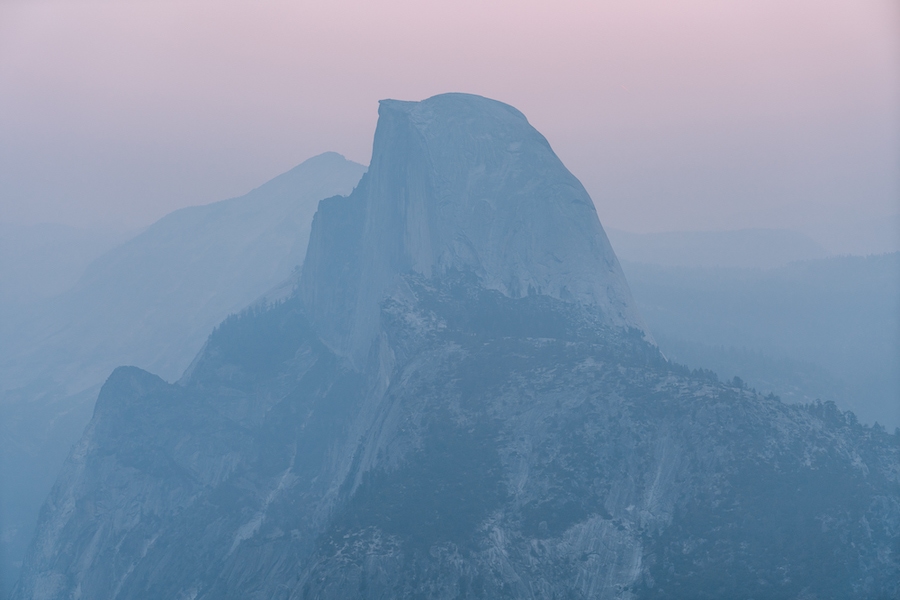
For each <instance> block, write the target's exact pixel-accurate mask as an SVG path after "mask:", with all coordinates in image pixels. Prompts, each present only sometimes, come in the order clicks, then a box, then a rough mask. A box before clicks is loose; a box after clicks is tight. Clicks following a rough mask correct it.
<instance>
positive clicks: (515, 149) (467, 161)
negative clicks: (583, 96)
mask: <svg viewBox="0 0 900 600" xmlns="http://www.w3.org/2000/svg"><path fill="white" fill-rule="evenodd" d="M378 114H379V120H378V127H377V129H376V131H375V144H374V147H373V151H372V162H371V164H370V166H369V171H368V173H367V174H366V176H365V177H364V178H363V181H362V182H361V183H360V185H359V187H358V188H357V189H356V190H355V191H354V192H353V194H352V195H351V203H344V204H343V205H342V208H341V209H338V210H340V211H341V212H343V211H348V212H351V213H352V214H353V215H355V216H354V217H352V219H354V223H353V225H352V226H350V227H349V228H347V229H346V230H344V229H341V227H342V226H344V225H345V224H344V222H343V220H346V219H349V218H351V217H350V216H349V215H347V214H345V215H342V216H340V217H337V218H338V219H340V220H341V222H340V223H337V224H336V223H332V222H331V219H332V218H334V217H332V216H331V214H328V215H326V214H323V213H320V216H319V218H317V219H316V220H315V221H314V223H313V231H312V234H311V241H310V256H309V258H308V259H307V261H306V263H305V265H304V275H303V277H302V280H301V285H300V294H301V296H302V297H303V299H304V301H305V303H306V306H307V310H308V311H309V314H310V315H311V316H312V318H313V321H314V323H315V324H316V325H317V327H318V328H319V329H320V330H321V335H322V338H323V340H324V341H325V342H326V343H327V344H329V346H330V347H332V348H333V349H334V350H335V351H337V352H339V353H341V354H343V355H347V356H349V357H351V359H352V360H353V362H354V364H356V365H357V366H359V367H361V366H362V365H363V364H364V363H365V360H366V358H367V355H368V351H369V346H370V344H371V342H372V340H373V339H374V337H375V335H376V332H377V330H378V318H379V305H380V302H381V301H382V300H383V298H384V297H385V295H386V294H388V293H389V292H390V291H391V289H392V286H393V285H394V283H395V281H396V277H397V276H398V275H400V274H403V273H408V272H412V273H417V274H420V275H422V276H425V277H427V278H434V277H440V276H442V275H443V274H446V273H450V272H471V273H474V274H476V275H477V276H478V279H479V282H480V284H481V285H483V286H484V287H485V288H487V289H494V290H498V291H500V292H502V293H503V294H504V295H507V296H509V297H511V298H521V297H523V296H527V295H546V296H549V297H552V298H560V299H562V300H567V301H571V302H574V303H578V304H581V305H583V306H585V307H588V308H589V309H590V310H593V311H595V312H597V313H599V314H602V315H603V318H604V320H605V321H606V322H608V323H611V324H615V325H617V326H621V327H635V328H641V329H642V328H643V325H642V324H641V319H640V317H639V315H638V313H637V311H636V310H635V309H634V308H633V302H632V300H631V293H630V292H629V290H628V285H627V284H626V282H625V277H624V275H623V274H622V270H621V268H620V267H619V263H618V261H617V260H616V256H615V253H614V252H613V250H612V247H611V246H610V245H609V241H608V240H607V238H606V234H605V233H604V231H603V228H602V226H601V225H600V220H599V219H598V217H597V212H596V210H595V209H594V204H593V202H592V201H591V198H590V196H588V194H587V192H586V191H585V189H584V187H583V186H582V185H581V183H580V182H579V181H578V180H577V179H576V178H575V177H574V176H573V175H572V174H571V173H570V172H569V171H568V170H567V169H566V168H565V167H564V166H563V164H562V163H561V162H560V160H559V159H558V158H557V157H556V155H555V154H554V153H553V150H552V149H551V148H550V145H549V144H548V143H547V140H546V139H544V136H542V135H541V134H540V133H538V131H537V130H535V129H534V128H533V127H532V126H531V125H530V124H529V123H528V120H527V119H526V118H525V116H524V115H522V113H520V112H519V111H518V110H516V109H515V108H513V107H511V106H509V105H507V104H503V103H501V102H496V101H494V100H489V99H487V98H482V97H480V96H471V95H468V94H444V95H441V96H435V97H433V98H429V99H428V100H424V101H422V102H401V101H397V100H383V101H382V102H381V104H380V107H379V111H378ZM329 210H331V209H329ZM339 246H340V247H339ZM336 256H340V260H342V261H343V262H342V265H341V267H340V268H336V267H335V265H334V264H333V262H334V261H335V260H336V258H335V257H336ZM348 272H353V273H354V277H353V282H352V283H351V282H349V281H346V280H345V279H344V277H345V275H346V274H347V273H348ZM334 278H341V279H340V280H338V279H334ZM335 290H339V291H338V292H335ZM335 293H338V294H340V295H341V296H342V297H341V301H339V302H334V300H335V298H334V294H335ZM338 323H340V324H341V328H340V329H335V328H334V327H335V324H338Z"/></svg>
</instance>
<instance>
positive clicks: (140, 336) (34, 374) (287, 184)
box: [0, 152, 366, 595]
mask: <svg viewBox="0 0 900 600" xmlns="http://www.w3.org/2000/svg"><path fill="white" fill-rule="evenodd" d="M365 169H366V167H364V166H363V165H360V164H357V163H354V162H352V161H349V160H347V159H345V158H344V157H343V156H341V155H339V154H337V153H333V152H329V153H325V154H321V155H319V156H316V157H313V158H310V159H309V160H307V161H305V162H304V163H302V164H301V165H298V166H297V167H295V168H293V169H291V170H290V171H288V172H286V173H284V174H282V175H280V176H278V177H276V178H274V179H273V180H271V181H269V182H268V183H266V184H264V185H262V186H260V187H258V188H256V189H254V190H252V191H251V192H249V193H248V194H245V195H244V196H241V197H238V198H232V199H228V200H223V201H220V202H215V203H212V204H208V205H205V206H193V207H188V208H184V209H181V210H177V211H175V212H173V213H171V214H169V215H166V216H165V217H163V218H162V219H160V220H159V221H157V222H156V223H155V224H153V225H151V226H150V227H148V228H147V229H146V230H144V231H143V232H141V233H140V234H139V235H138V236H136V237H134V238H133V239H131V240H129V241H127V242H125V243H123V244H121V245H119V246H118V247H116V248H114V249H112V250H110V251H108V252H107V253H105V254H104V255H102V256H101V257H99V258H98V259H96V260H95V261H93V262H92V263H91V264H90V265H89V266H88V268H87V270H86V271H85V273H84V274H83V276H82V277H81V279H80V280H79V281H78V282H77V284H76V285H75V286H74V287H73V288H72V289H69V290H67V291H66V292H64V293H63V294H61V295H59V296H57V297H55V298H52V299H50V300H47V301H44V302H42V303H39V304H36V305H35V306H34V307H33V308H32V309H31V310H30V311H24V310H23V311H22V312H21V313H18V314H7V315H5V317H6V318H7V319H8V320H9V321H14V322H11V323H10V324H9V327H7V329H9V330H10V331H9V334H4V335H3V336H0V480H2V481H4V482H16V485H4V486H2V488H0V526H2V530H0V595H2V594H3V591H4V588H5V589H8V588H9V587H11V585H12V581H10V579H14V571H15V567H14V565H13V563H14V562H16V561H20V560H21V558H22V556H23V555H24V551H25V547H26V545H27V543H28V540H29V539H30V537H31V533H32V531H33V527H34V523H35V521H36V519H37V513H38V509H39V507H40V504H41V502H43V500H44V498H46V495H47V493H48V492H49V490H50V487H51V485H52V483H53V479H54V478H55V476H56V474H57V473H58V470H59V468H60V467H61V465H62V463H63V460H64V459H65V456H66V454H67V453H68V452H69V450H70V448H71V446H72V445H73V444H74V443H75V442H76V441H77V440H78V438H79V437H80V436H81V433H82V431H83V429H84V426H85V425H86V424H87V422H88V420H89V419H90V416H91V412H92V410H93V405H94V400H95V399H96V397H97V392H98V390H99V388H100V385H101V384H102V382H103V381H104V380H105V379H106V378H107V377H108V376H109V373H110V372H112V370H113V369H114V368H115V367H116V366H118V365H120V364H122V363H127V364H133V365H139V366H141V367H145V368H148V369H153V370H155V371H157V372H159V373H161V374H162V375H163V376H164V377H165V378H166V379H169V380H175V379H177V378H178V377H180V376H181V374H182V372H183V371H184V369H185V368H186V367H187V366H188V364H190V361H191V360H192V359H193V357H194V355H195V354H196V353H197V351H198V350H199V349H200V348H201V346H202V345H203V343H204V341H205V340H206V338H207V337H208V336H209V333H210V332H211V331H212V330H213V328H214V327H215V325H216V324H217V323H219V322H220V321H221V320H222V319H224V318H225V317H226V316H227V315H229V314H231V313H234V312H238V311H240V310H241V309H243V308H244V307H246V306H247V305H249V304H251V303H252V302H254V301H255V300H256V299H257V298H259V297H260V296H261V295H263V294H264V293H266V292H267V291H268V290H269V289H270V288H272V287H273V286H275V285H277V284H279V283H280V282H281V281H283V280H284V279H285V278H287V277H288V276H290V274H291V273H292V272H293V271H294V270H295V269H298V268H299V266H300V265H301V264H302V262H303V258H304V255H305V253H306V246H307V243H308V239H309V230H310V224H311V222H312V217H313V214H314V213H315V210H316V207H317V205H318V202H319V200H321V199H322V198H325V197H329V196H334V195H336V194H349V193H350V192H351V191H352V190H353V188H354V187H355V186H356V184H357V183H358V182H359V179H360V177H361V176H362V174H363V172H364V171H365ZM4 580H6V581H4Z"/></svg>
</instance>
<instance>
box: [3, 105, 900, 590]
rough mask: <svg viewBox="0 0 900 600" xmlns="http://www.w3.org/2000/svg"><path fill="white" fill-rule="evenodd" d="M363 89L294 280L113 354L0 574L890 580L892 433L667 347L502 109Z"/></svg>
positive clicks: (104, 583) (221, 585) (558, 171)
mask: <svg viewBox="0 0 900 600" xmlns="http://www.w3.org/2000/svg"><path fill="white" fill-rule="evenodd" d="M380 115H381V116H380V121H379V126H378V130H377V131H378V132H379V133H378V134H377V135H376V141H375V147H374V149H373V161H372V165H371V168H370V170H369V171H368V173H367V175H366V177H365V178H364V179H363V181H362V182H361V183H360V185H359V187H358V188H357V189H356V191H354V192H353V193H352V194H351V195H350V196H349V197H346V198H330V199H325V200H323V201H322V202H321V203H320V205H319V211H318V212H317V215H316V218H315V221H314V226H313V232H312V234H311V236H310V247H309V251H308V256H307V261H306V263H305V265H304V268H303V272H302V276H301V280H300V285H299V287H298V288H297V290H296V293H295V294H293V295H289V296H288V297H286V298H285V299H283V300H281V301H278V302H275V303H273V304H268V305H266V304H258V305H256V306H254V307H253V308H251V309H248V310H246V311H244V312H242V313H241V314H239V315H236V316H232V317H229V318H228V319H226V320H225V321H224V322H223V323H221V325H219V326H218V327H217V328H216V329H215V330H214V331H213V333H212V334H211V335H210V336H209V338H208V340H207V343H206V345H205V346H204V349H203V351H202V352H201V353H200V354H199V355H198V356H197V358H196V359H195V361H194V362H193V364H192V367H191V369H190V370H189V371H188V372H187V373H186V374H185V376H184V377H183V378H182V379H181V380H180V381H179V382H178V384H168V383H166V382H165V381H163V380H162V379H160V378H159V377H157V376H155V375H151V374H150V373H147V372H146V371H143V370H141V369H137V368H134V367H121V368H119V369H116V370H115V371H114V372H113V374H112V375H111V376H110V378H109V379H108V380H107V382H106V384H105V385H104V386H103V389H102V391H101V393H100V396H99V398H98V401H97V407H96V411H95V413H94V416H93V418H92V420H91V423H90V424H89V425H88V427H87V429H86V431H85V435H84V436H83V437H82V439H81V440H80V442H79V443H78V445H77V447H76V449H75V450H74V451H73V453H72V454H71V456H70V457H69V459H68V461H67V463H66V466H65V468H64V469H63V472H62V473H61V475H60V477H59V479H58V481H57V483H56V485H55V486H54V489H53V491H52V492H51V495H50V497H49V498H48V501H47V503H46V505H45V507H44V510H43V511H42V515H41V521H40V524H39V528H38V532H37V534H36V536H35V539H34V541H33V543H32V545H31V547H30V549H29V552H28V557H27V559H26V562H25V565H24V567H23V572H22V578H21V580H20V583H19V586H18V587H17V590H16V594H15V596H14V597H15V598H21V599H25V598H28V599H32V600H50V599H57V598H58V599H62V598H71V597H73V596H81V597H92V598H93V597H96V598H117V599H126V598H135V599H138V598H140V599H144V598H191V599H192V600H204V599H227V598H272V599H284V600H288V599H291V600H294V599H296V600H299V599H301V598H304V599H306V598H319V599H335V600H337V599H342V600H343V599H346V598H366V599H373V600H374V599H376V598H422V597H428V598H440V599H448V600H449V599H451V598H535V599H536V598H576V599H582V598H583V599H587V598H591V599H597V598H599V599H622V600H626V599H627V600H632V599H638V598H647V599H656V598H685V597H690V598H734V597H753V598H798V599H800V598H803V599H805V598H823V599H824V598H842V599H844V598H853V599H856V598H858V599H863V598H893V597H897V595H898V594H900V581H898V579H897V576H896V575H897V573H898V572H900V552H897V551H896V542H897V540H898V539H900V472H898V470H897V465H898V464H900V438H897V436H890V435H888V434H886V433H885V432H883V431H880V430H876V429H872V428H866V427H863V426H861V425H860V424H859V423H858V422H856V421H855V420H854V418H853V417H852V415H850V414H845V413H842V412H840V411H838V410H837V409H836V408H835V407H834V406H833V405H832V404H827V403H826V404H822V403H818V404H813V405H810V406H788V405H785V404H783V403H781V402H780V401H779V400H778V399H777V398H775V397H774V396H769V397H763V396H760V395H758V394H756V393H753V392H751V391H749V390H747V389H745V388H744V387H743V386H742V385H740V383H739V382H736V383H734V384H723V383H720V382H718V381H717V380H716V379H715V377H712V376H710V374H709V373H708V372H704V371H695V372H690V371H689V370H687V369H686V368H684V367H681V366H679V365H676V364H672V363H670V362H668V361H667V360H666V359H665V358H664V357H663V356H662V354H661V353H660V352H659V350H658V348H657V347H656V346H655V345H654V344H653V343H651V342H650V341H649V340H648V339H647V334H646V331H645V330H644V329H643V327H642V325H641V322H640V315H639V314H638V312H637V310H636V309H635V307H634V305H633V302H632V301H631V299H630V293H629V292H628V287H627V284H626V283H625V280H624V277H623V276H622V274H621V270H620V269H619V268H618V261H617V259H616V257H615V254H614V253H612V251H611V249H610V248H609V244H608V242H607V240H606V237H605V235H604V233H603V229H602V227H601V226H600V223H599V220H598V219H597V216H596V213H595V212H593V208H592V206H590V207H589V206H588V205H586V204H585V203H584V199H585V195H583V193H582V192H583V188H581V187H580V185H578V186H576V185H574V184H573V183H572V179H574V178H572V177H571V175H570V174H569V173H568V171H566V170H565V168H564V167H562V165H561V163H559V161H558V159H557V158H556V157H555V155H553V153H552V151H551V150H550V148H549V145H546V141H545V140H543V138H542V137H538V136H539V134H537V135H535V134H536V132H534V130H533V129H532V128H531V127H530V126H529V125H528V124H527V121H525V120H524V117H522V116H521V114H520V113H518V111H515V110H514V109H512V108H511V107H508V106H507V105H504V104H502V103H498V102H494V101H491V100H488V99H485V98H481V97H477V96H471V95H465V94H450V95H442V96H437V97H435V98H431V99H428V100H425V101H422V102H420V103H397V102H394V101H391V102H388V103H383V104H382V108H381V111H380ZM517 144H519V145H517ZM520 151H521V152H522V153H523V154H526V155H527V156H529V157H530V158H531V159H532V160H530V161H521V158H520V157H519V156H518V153H519V152H520ZM529 153H533V154H529ZM535 157H537V159H535ZM376 158H377V160H376ZM520 161H521V162H520ZM523 167H527V168H523ZM535 178H536V180H535ZM542 184H546V187H541V186H542ZM467 192H468V193H467ZM493 194H497V195H496V196H494V195H493ZM588 204H589V199H588ZM488 209H490V210H488ZM548 226H552V231H546V229H545V228H546V227H548ZM582 261H586V262H587V264H584V262H582ZM584 269H588V270H589V271H590V272H589V273H588V274H587V279H584V280H581V279H580V278H581V277H582V273H583V270H584Z"/></svg>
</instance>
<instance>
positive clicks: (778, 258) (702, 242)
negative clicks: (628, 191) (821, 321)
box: [608, 229, 828, 269]
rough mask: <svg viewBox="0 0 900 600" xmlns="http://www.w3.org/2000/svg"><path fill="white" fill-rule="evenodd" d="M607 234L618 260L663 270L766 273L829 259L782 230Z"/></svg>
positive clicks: (793, 233)
mask: <svg viewBox="0 0 900 600" xmlns="http://www.w3.org/2000/svg"><path fill="white" fill-rule="evenodd" d="M608 233H609V237H610V241H611V242H612V245H613V248H614V249H615V250H616V254H617V255H618V256H619V258H620V259H622V260H625V261H629V262H635V263H646V264H654V265H662V266H665V267H728V268H735V267H737V268H760V269H770V268H774V267H782V266H784V265H786V264H788V263H790V262H794V261H799V260H811V259H816V258H824V257H826V256H828V252H827V251H826V250H825V248H823V247H822V246H821V245H819V244H818V243H816V242H815V241H813V240H812V239H811V238H809V237H808V236H806V235H803V234H802V233H798V232H796V231H790V230H787V229H739V230H732V231H666V232H661V233H631V232H627V231H620V230H618V229H610V230H609V232H608Z"/></svg>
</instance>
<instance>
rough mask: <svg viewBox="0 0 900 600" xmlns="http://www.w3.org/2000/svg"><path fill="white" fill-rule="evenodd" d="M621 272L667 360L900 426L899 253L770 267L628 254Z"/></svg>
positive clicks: (786, 396) (795, 398) (789, 397)
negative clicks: (706, 264)
mask: <svg viewBox="0 0 900 600" xmlns="http://www.w3.org/2000/svg"><path fill="white" fill-rule="evenodd" d="M623 269H624V270H625V273H626V276H627V277H628V282H629V284H630V286H631V290H632V294H633V295H634V298H635V300H636V302H637V303H638V306H639V308H640V310H641V313H642V314H643V316H644V319H645V320H646V322H647V325H648V326H649V328H650V330H651V331H652V332H653V334H654V336H655V338H656V340H657V341H658V342H659V344H660V347H661V349H662V350H663V351H664V352H665V353H666V355H667V356H669V357H670V358H672V359H674V360H676V361H678V362H682V363H686V364H688V365H689V366H691V367H704V368H710V369H713V370H715V371H716V372H717V373H719V375H720V376H721V377H727V378H731V377H733V376H734V375H739V376H740V377H742V378H744V379H746V380H747V382H748V383H749V384H750V385H753V386H754V387H757V388H758V389H760V390H766V391H774V392H775V393H776V394H779V395H781V396H783V397H784V398H785V399H786V400H794V401H803V402H808V401H811V400H814V399H815V398H821V399H822V400H833V401H835V402H837V403H838V405H839V406H843V407H844V408H850V409H852V410H853V411H854V412H855V413H856V414H857V416H858V417H859V418H860V419H861V420H862V421H864V422H869V423H871V422H873V421H876V420H877V421H878V422H880V423H881V424H882V425H885V426H888V427H889V428H891V429H892V428H893V427H897V426H900V369H898V365H900V253H896V252H895V253H892V254H883V255H878V256H869V257H855V256H842V257H831V258H824V259H819V260H810V261H804V262H796V263H792V264H790V265H788V266H785V267H781V268H777V269H771V270H759V269H736V268H734V269H721V268H720V269H716V268H683V267H667V266H660V265H646V264H638V263H634V262H628V261H623Z"/></svg>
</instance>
